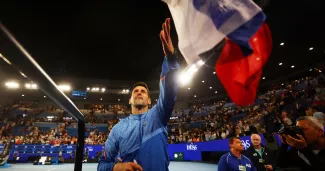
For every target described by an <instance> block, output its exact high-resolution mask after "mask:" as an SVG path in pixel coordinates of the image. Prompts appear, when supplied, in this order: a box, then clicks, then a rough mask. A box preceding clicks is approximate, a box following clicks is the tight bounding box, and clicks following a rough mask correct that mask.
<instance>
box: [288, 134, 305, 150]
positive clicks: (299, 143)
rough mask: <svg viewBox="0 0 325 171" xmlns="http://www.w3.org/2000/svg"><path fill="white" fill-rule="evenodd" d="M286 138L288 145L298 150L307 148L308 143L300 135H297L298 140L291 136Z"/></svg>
mask: <svg viewBox="0 0 325 171" xmlns="http://www.w3.org/2000/svg"><path fill="white" fill-rule="evenodd" d="M283 136H284V137H285V138H286V142H287V144H289V145H290V146H291V147H294V148H296V149H298V150H301V149H303V148H306V147H307V142H306V140H305V138H304V137H303V136H301V135H299V134H297V137H298V139H296V138H293V137H292V136H290V135H283Z"/></svg>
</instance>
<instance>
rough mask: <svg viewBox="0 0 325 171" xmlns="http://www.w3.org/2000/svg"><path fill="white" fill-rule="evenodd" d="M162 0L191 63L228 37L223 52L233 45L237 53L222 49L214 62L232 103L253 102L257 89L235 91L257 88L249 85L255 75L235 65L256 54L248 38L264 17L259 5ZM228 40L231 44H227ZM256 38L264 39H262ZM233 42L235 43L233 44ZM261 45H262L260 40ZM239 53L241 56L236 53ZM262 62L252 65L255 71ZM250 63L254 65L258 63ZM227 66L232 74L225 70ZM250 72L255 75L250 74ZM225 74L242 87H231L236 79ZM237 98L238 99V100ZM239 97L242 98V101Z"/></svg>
mask: <svg viewBox="0 0 325 171" xmlns="http://www.w3.org/2000/svg"><path fill="white" fill-rule="evenodd" d="M164 1H165V2H166V3H167V5H168V7H169V9H170V12H171V14H172V17H173V20H174V23H175V26H176V30H177V34H178V39H179V44H178V46H179V49H180V51H181V52H182V54H183V55H184V57H185V60H186V62H187V63H188V64H189V65H191V64H192V63H194V62H195V61H198V60H199V59H200V57H199V56H200V55H201V54H203V53H205V52H207V51H209V50H211V49H212V48H214V47H215V46H216V45H217V44H219V43H220V42H221V41H222V40H224V39H225V38H227V43H226V45H225V47H227V50H223V52H225V51H228V52H229V51H232V49H234V48H235V50H236V53H231V55H230V54H225V53H223V54H222V55H221V57H222V61H221V62H217V67H216V71H217V73H218V76H219V78H220V80H221V82H222V84H223V85H224V86H225V89H226V90H227V92H228V94H229V96H230V98H231V99H232V100H233V101H234V103H236V104H240V105H246V104H247V103H251V102H253V101H254V99H255V94H254V92H255V93H256V91H248V92H249V93H253V94H250V96H243V94H242V93H239V94H238V91H241V90H243V89H247V88H251V89H257V87H256V86H252V85H255V84H253V83H255V82H257V85H258V82H259V79H258V75H257V74H256V73H251V72H245V73H240V72H235V70H237V71H239V70H238V68H236V67H238V66H241V65H238V64H239V63H242V60H241V57H244V58H246V57H249V56H250V55H253V56H254V54H255V49H254V47H255V46H252V44H251V38H252V37H253V36H254V35H255V34H256V32H257V31H258V30H259V29H260V28H261V26H262V25H263V23H264V21H265V15H264V13H263V12H262V9H261V8H260V7H258V6H257V5H256V4H255V3H254V2H253V1H252V0H164ZM269 33H270V32H269ZM261 34H263V33H261ZM268 40H271V39H268ZM230 42H231V45H229V43H230ZM258 42H259V43H263V42H264V41H258ZM234 45H236V47H235V46H234ZM260 46H264V45H262V44H261V45H260ZM225 47H224V48H225ZM262 49H263V48H262ZM239 54H240V57H238V56H236V55H239ZM233 55H235V56H233ZM268 55H269V53H268ZM267 57H268V56H267ZM225 58H229V59H225ZM263 61H264V62H262V63H261V62H260V63H259V64H263V65H264V63H265V61H266V60H263ZM248 62H252V61H248ZM218 64H219V65H220V66H227V67H219V69H218ZM234 64H236V65H234ZM250 65H251V64H250V63H247V65H246V66H248V67H249V66H250ZM263 65H258V67H259V68H260V70H259V69H254V71H256V72H261V69H262V67H263ZM235 66H236V67H235ZM253 66H254V67H257V65H253ZM227 70H228V71H229V73H232V74H227ZM245 74H247V75H245ZM238 75H240V76H238ZM252 75H253V76H254V77H252ZM225 77H229V78H240V79H241V80H240V83H242V84H240V86H242V89H232V88H233V87H232V85H233V84H236V85H238V84H237V83H238V82H234V81H229V80H227V79H224V78H225ZM255 79H256V80H255ZM252 80H253V81H252ZM230 91H232V92H230ZM251 97H254V99H253V100H251ZM238 99H240V101H239V100H238ZM242 101H245V103H243V102H242Z"/></svg>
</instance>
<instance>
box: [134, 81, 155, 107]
mask: <svg viewBox="0 0 325 171" xmlns="http://www.w3.org/2000/svg"><path fill="white" fill-rule="evenodd" d="M129 104H131V105H132V106H136V107H145V106H148V105H149V104H151V100H150V97H149V93H148V90H147V89H146V88H145V87H143V86H137V87H135V88H134V89H133V91H132V95H131V98H130V101H129Z"/></svg>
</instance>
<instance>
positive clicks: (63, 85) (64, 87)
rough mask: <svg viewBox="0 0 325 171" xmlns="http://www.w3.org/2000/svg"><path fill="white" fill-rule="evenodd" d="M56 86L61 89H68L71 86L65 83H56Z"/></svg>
mask: <svg viewBox="0 0 325 171" xmlns="http://www.w3.org/2000/svg"><path fill="white" fill-rule="evenodd" d="M58 88H59V89H60V90H61V91H70V90H71V86H70V85H67V84H60V85H58Z"/></svg>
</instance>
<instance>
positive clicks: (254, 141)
mask: <svg viewBox="0 0 325 171" xmlns="http://www.w3.org/2000/svg"><path fill="white" fill-rule="evenodd" d="M251 140H252V144H253V146H259V145H261V137H260V136H259V135H253V136H252V138H251Z"/></svg>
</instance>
